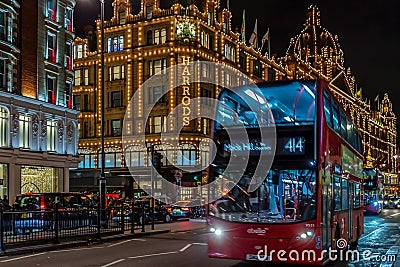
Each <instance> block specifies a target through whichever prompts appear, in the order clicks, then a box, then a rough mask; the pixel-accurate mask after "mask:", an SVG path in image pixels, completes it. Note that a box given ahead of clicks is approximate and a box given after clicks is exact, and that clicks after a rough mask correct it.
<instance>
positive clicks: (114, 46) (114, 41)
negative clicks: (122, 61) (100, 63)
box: [113, 37, 118, 52]
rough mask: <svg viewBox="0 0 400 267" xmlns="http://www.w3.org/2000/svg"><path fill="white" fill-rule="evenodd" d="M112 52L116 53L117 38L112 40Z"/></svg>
mask: <svg viewBox="0 0 400 267" xmlns="http://www.w3.org/2000/svg"><path fill="white" fill-rule="evenodd" d="M113 51H114V52H117V51H118V37H114V38H113Z"/></svg>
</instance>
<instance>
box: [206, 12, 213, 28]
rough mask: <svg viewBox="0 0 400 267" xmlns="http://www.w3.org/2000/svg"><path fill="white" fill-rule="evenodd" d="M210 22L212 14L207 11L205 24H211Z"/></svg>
mask: <svg viewBox="0 0 400 267" xmlns="http://www.w3.org/2000/svg"><path fill="white" fill-rule="evenodd" d="M211 23H212V14H211V12H208V13H207V24H208V25H211Z"/></svg>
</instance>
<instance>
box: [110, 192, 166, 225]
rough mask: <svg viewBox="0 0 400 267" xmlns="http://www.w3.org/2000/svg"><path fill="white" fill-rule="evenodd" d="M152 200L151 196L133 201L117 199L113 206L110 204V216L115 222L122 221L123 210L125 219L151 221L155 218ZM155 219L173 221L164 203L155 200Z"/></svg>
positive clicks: (140, 222)
mask: <svg viewBox="0 0 400 267" xmlns="http://www.w3.org/2000/svg"><path fill="white" fill-rule="evenodd" d="M151 203H152V200H151V199H150V198H143V199H139V200H134V201H132V202H126V201H122V200H121V201H115V202H114V203H113V205H112V206H110V216H111V219H112V220H113V221H114V222H121V220H122V216H121V215H122V212H123V215H124V221H126V222H131V221H132V218H133V221H134V222H135V223H137V224H142V223H143V222H144V223H145V224H146V223H150V222H152V219H153V207H152V205H151ZM154 221H158V222H160V221H161V222H171V221H172V216H171V214H170V213H169V212H168V210H167V209H166V208H165V207H164V205H163V204H162V203H161V202H159V201H158V200H155V206H154Z"/></svg>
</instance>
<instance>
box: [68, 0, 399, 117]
mask: <svg viewBox="0 0 400 267" xmlns="http://www.w3.org/2000/svg"><path fill="white" fill-rule="evenodd" d="M164 1H165V2H174V1H173V0H161V3H163V2H164ZM226 1H227V0H221V6H223V7H224V6H226ZM229 1H230V9H231V12H232V28H233V29H235V28H237V29H240V26H241V23H242V12H243V9H245V10H246V36H247V40H249V38H250V35H251V32H252V31H253V28H254V23H255V19H257V20H258V35H259V38H260V39H261V37H262V36H263V35H264V34H265V32H266V31H267V29H268V28H269V29H270V39H271V43H270V46H271V54H277V55H278V56H283V55H284V54H285V52H286V49H287V47H288V45H289V41H290V38H292V37H295V36H296V35H297V34H299V33H300V31H301V30H302V29H303V28H304V27H303V25H304V23H305V20H306V12H307V9H308V7H309V6H310V4H313V3H314V4H316V5H317V6H318V8H319V10H320V14H321V25H322V27H324V28H326V29H327V30H328V31H329V32H330V33H331V34H333V35H338V37H339V43H340V45H341V48H342V50H343V52H344V59H345V67H346V68H347V67H350V68H351V70H352V73H353V75H354V76H355V78H356V83H357V85H358V88H360V87H361V88H362V96H363V98H365V97H368V98H369V99H370V100H371V102H372V101H373V100H374V99H375V97H376V96H377V95H378V94H379V98H380V99H382V98H383V94H384V93H385V92H388V93H389V97H390V99H391V101H392V103H393V108H394V112H395V114H396V116H397V117H398V120H399V119H400V105H399V100H398V96H397V95H398V94H396V90H398V86H396V78H397V75H399V72H398V71H399V70H400V68H399V67H398V64H399V63H400V51H399V50H400V46H399V40H400V15H399V12H400V1H398V0H386V1H377V0H375V1H372V0H334V1H333V0H331V1H328V0H320V1H316V0H313V1H311V0H305V1H301V0H268V1H265V0H245V1H244V0H229ZM105 2H106V4H105V11H106V12H105V13H106V14H105V18H106V20H108V19H110V18H111V13H112V6H111V4H112V2H113V0H105ZM132 3H133V6H134V8H133V9H134V10H135V9H136V10H137V9H138V8H139V7H140V0H132ZM261 4H262V5H263V6H265V7H261V6H260V5H261ZM99 10H100V4H99V1H98V0H77V5H76V7H75V26H76V29H77V34H78V35H79V33H80V30H81V29H82V28H83V26H84V25H87V24H90V23H92V22H94V20H95V19H96V17H98V16H99V15H98V14H100V11H99ZM398 124H399V123H398Z"/></svg>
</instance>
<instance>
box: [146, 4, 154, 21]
mask: <svg viewBox="0 0 400 267" xmlns="http://www.w3.org/2000/svg"><path fill="white" fill-rule="evenodd" d="M152 18H153V6H146V19H152Z"/></svg>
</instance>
